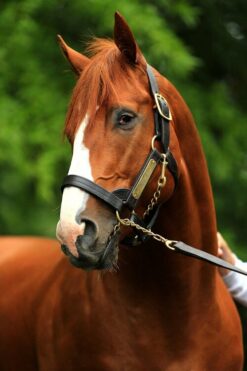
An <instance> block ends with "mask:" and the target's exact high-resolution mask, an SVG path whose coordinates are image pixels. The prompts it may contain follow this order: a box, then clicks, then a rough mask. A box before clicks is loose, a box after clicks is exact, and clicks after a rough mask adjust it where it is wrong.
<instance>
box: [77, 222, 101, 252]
mask: <svg viewBox="0 0 247 371" xmlns="http://www.w3.org/2000/svg"><path fill="white" fill-rule="evenodd" d="M81 223H85V229H84V234H83V235H81V236H78V237H77V239H76V247H77V250H78V252H79V254H83V253H85V251H88V250H91V249H92V247H93V246H94V244H95V242H96V240H97V238H98V228H97V225H96V224H95V223H94V222H93V221H92V220H88V219H82V220H81Z"/></svg>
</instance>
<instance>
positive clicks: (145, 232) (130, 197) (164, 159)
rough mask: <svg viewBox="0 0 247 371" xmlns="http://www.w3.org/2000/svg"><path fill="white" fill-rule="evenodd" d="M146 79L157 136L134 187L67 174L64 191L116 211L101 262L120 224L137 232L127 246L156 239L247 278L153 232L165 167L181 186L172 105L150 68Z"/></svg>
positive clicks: (211, 257)
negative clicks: (146, 195) (144, 202)
mask: <svg viewBox="0 0 247 371" xmlns="http://www.w3.org/2000/svg"><path fill="white" fill-rule="evenodd" d="M146 71H147V76H148V80H149V85H150V91H151V94H152V96H153V98H154V103H155V106H154V126H155V127H154V129H155V135H154V137H153V139H152V143H151V150H150V152H149V155H148V156H147V158H146V160H145V162H144V164H143V166H142V167H141V169H140V171H139V173H138V175H137V177H136V180H135V182H134V184H133V186H132V187H131V189H117V190H115V191H113V192H109V191H107V190H106V189H104V188H103V187H101V186H99V185H98V184H96V183H94V182H92V181H91V180H88V179H86V178H84V177H81V176H78V175H67V176H66V177H65V178H64V181H63V183H62V186H61V190H62V192H63V190H64V188H66V187H76V188H79V189H81V190H83V191H86V192H87V193H90V194H91V195H93V196H95V197H97V198H99V199H100V200H102V201H104V202H105V203H106V204H107V205H108V206H110V207H111V208H113V209H114V210H115V212H116V216H117V220H118V222H117V224H116V225H115V227H114V229H113V232H112V234H111V236H110V237H109V240H108V243H107V246H106V249H105V252H104V254H103V257H102V259H101V261H100V263H99V266H100V264H101V262H102V261H103V260H104V258H105V256H106V255H107V254H109V252H110V251H111V250H113V249H114V248H115V247H116V245H117V244H118V242H119V230H120V227H121V225H124V226H130V227H133V228H134V230H135V233H133V234H132V235H129V236H127V237H125V238H124V240H123V241H121V243H122V244H124V245H127V246H135V245H138V244H140V243H142V242H145V241H146V240H147V239H149V238H150V237H151V238H154V239H155V240H157V241H159V242H161V243H163V244H164V245H165V246H166V247H168V248H169V249H170V250H172V251H174V252H178V253H181V254H184V255H188V256H191V257H194V258H197V259H201V260H204V261H207V262H209V263H211V264H214V265H216V266H220V267H223V268H226V269H229V270H232V271H235V272H237V273H241V274H244V275H247V272H245V271H243V270H241V269H239V268H237V267H235V266H233V265H232V264H230V263H228V262H226V261H224V260H222V259H220V258H218V257H216V256H214V255H211V254H209V253H206V252H205V251H202V250H199V249H196V248H194V247H192V246H189V245H187V244H185V243H184V242H182V241H173V240H172V241H171V240H168V239H166V238H164V237H163V236H160V235H158V234H155V233H153V232H152V231H151V228H152V227H153V225H154V223H155V221H156V219H157V216H158V214H159V210H160V207H161V206H162V205H161V204H160V205H158V199H159V197H160V193H161V190H162V188H163V187H164V186H165V183H166V177H165V169H166V167H167V168H168V169H169V171H170V172H171V174H172V176H173V179H174V182H175V188H176V187H177V184H178V180H179V179H178V167H177V163H176V160H175V158H174V156H173V154H172V153H171V152H170V150H169V142H170V121H171V119H172V116H171V112H170V109H169V105H168V103H167V101H166V99H165V98H164V97H163V96H162V95H161V94H160V93H159V88H158V84H157V81H156V79H155V76H154V74H153V70H152V67H151V66H150V65H147V70H146ZM155 141H159V142H160V144H161V148H162V153H160V152H159V151H158V150H157V149H156V148H155ZM159 164H161V175H160V177H159V180H158V184H157V190H156V192H155V193H154V195H153V198H152V199H151V201H150V203H149V205H148V207H147V210H146V211H145V213H144V215H143V217H140V216H138V215H137V214H136V213H135V211H134V210H135V208H136V206H137V203H138V201H139V199H140V197H141V195H142V193H143V191H144V189H145V188H146V186H147V184H148V182H149V180H150V178H151V176H152V174H153V173H154V171H155V169H156V167H157V166H158V165H159ZM123 208H127V209H129V210H130V212H131V216H130V218H126V219H121V217H120V215H119V213H120V212H121V211H122V209H123Z"/></svg>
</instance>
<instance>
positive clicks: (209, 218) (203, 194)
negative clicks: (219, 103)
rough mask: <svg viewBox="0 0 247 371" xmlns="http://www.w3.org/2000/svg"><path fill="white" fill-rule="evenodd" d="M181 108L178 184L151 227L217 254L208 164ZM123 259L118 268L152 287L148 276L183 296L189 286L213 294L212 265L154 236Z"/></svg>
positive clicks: (178, 124) (187, 117)
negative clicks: (173, 249) (123, 262)
mask: <svg viewBox="0 0 247 371" xmlns="http://www.w3.org/2000/svg"><path fill="white" fill-rule="evenodd" d="M181 112H182V113H181V117H179V115H177V122H176V131H177V136H178V140H179V144H180V150H181V154H182V157H181V161H180V163H179V167H180V179H179V184H178V187H177V189H176V190H175V192H174V194H173V196H172V197H171V199H170V200H169V201H168V202H166V203H165V204H164V205H163V207H162V208H161V211H160V214H159V216H158V220H157V222H156V225H155V228H154V229H155V232H157V233H159V234H161V235H162V236H164V237H166V238H168V239H175V240H181V241H183V242H185V243H187V244H189V245H191V246H194V247H196V248H199V249H202V250H204V251H207V252H209V253H213V254H216V253H217V240H216V218H215V209H214V202H213V197H212V191H211V185H210V181H209V176H208V170H207V165H206V161H205V158H204V154H203V151H202V147H201V143H200V140H199V137H198V134H197V131H196V128H195V126H194V124H193V120H192V117H191V115H190V112H189V110H188V109H187V107H186V106H184V107H183V111H181ZM186 141H187V143H186ZM123 260H125V261H126V263H125V264H123V265H121V270H126V271H127V272H128V273H129V274H130V276H131V280H132V282H133V280H135V278H136V279H137V281H138V280H139V279H140V277H142V278H141V280H142V281H143V282H144V281H145V282H146V283H147V281H149V287H152V285H150V281H153V282H154V285H155V284H156V285H161V286H162V287H163V289H166V290H168V291H169V290H170V291H172V290H175V292H176V295H177V297H178V296H179V295H180V298H181V300H182V298H183V300H185V298H186V300H187V297H188V292H189V291H194V292H195V293H196V294H197V297H198V295H199V294H200V291H201V292H202V294H203V293H204V294H203V295H205V292H208V294H212V291H213V290H214V288H215V272H216V269H215V268H213V267H212V266H210V265H209V264H207V263H202V262H200V261H198V260H195V259H193V258H189V257H185V256H181V255H178V254H176V253H174V252H170V251H168V250H167V248H166V247H165V246H162V244H161V243H157V242H154V241H153V240H150V241H149V242H148V243H146V244H145V245H143V246H141V247H139V248H132V249H131V251H128V252H125V256H123ZM119 274H120V275H121V271H120V273H119ZM165 282H166V283H165ZM174 282H175V283H174ZM144 285H145V284H144ZM174 285H175V286H176V289H174V287H175V286H174ZM179 288H180V289H179ZM170 294H171V295H173V294H172V293H171V292H170Z"/></svg>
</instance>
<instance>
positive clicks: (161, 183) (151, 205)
mask: <svg viewBox="0 0 247 371" xmlns="http://www.w3.org/2000/svg"><path fill="white" fill-rule="evenodd" d="M161 156H162V160H161V166H162V167H161V175H160V177H159V180H158V186H157V189H156V191H155V193H154V195H153V198H152V199H151V201H150V203H149V205H148V206H147V209H146V211H145V212H144V214H143V217H144V218H145V217H146V216H148V215H149V214H150V211H152V210H153V208H154V206H155V205H157V203H158V200H159V198H160V194H161V190H162V188H163V187H164V186H165V184H166V176H165V170H166V165H167V161H166V155H165V154H164V153H162V155H161Z"/></svg>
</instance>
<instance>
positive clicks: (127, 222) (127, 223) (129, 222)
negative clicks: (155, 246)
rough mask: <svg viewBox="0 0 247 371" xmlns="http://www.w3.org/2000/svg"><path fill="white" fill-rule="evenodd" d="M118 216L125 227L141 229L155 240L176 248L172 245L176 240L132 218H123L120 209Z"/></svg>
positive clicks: (172, 248) (119, 221) (170, 247)
mask: <svg viewBox="0 0 247 371" xmlns="http://www.w3.org/2000/svg"><path fill="white" fill-rule="evenodd" d="M116 216H117V220H118V224H122V225H123V226H125V227H132V228H135V229H137V230H138V231H141V232H142V233H143V234H145V235H146V236H150V237H152V238H153V239H154V240H156V241H158V242H161V243H163V244H164V245H165V246H166V247H168V248H169V249H171V250H175V248H174V247H173V246H172V244H173V243H174V242H176V241H171V240H168V239H167V238H165V237H163V236H161V235H160V234H157V233H154V232H152V231H151V229H146V228H144V227H142V226H140V225H139V224H136V223H135V222H133V221H132V220H130V219H128V218H124V219H121V218H120V216H119V213H118V211H116ZM118 224H116V225H118Z"/></svg>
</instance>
